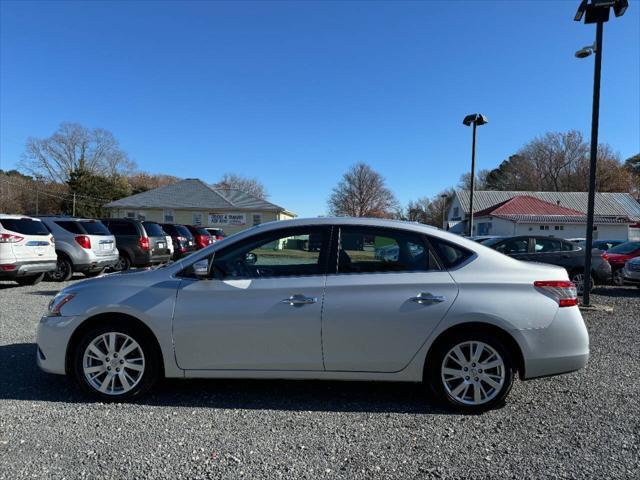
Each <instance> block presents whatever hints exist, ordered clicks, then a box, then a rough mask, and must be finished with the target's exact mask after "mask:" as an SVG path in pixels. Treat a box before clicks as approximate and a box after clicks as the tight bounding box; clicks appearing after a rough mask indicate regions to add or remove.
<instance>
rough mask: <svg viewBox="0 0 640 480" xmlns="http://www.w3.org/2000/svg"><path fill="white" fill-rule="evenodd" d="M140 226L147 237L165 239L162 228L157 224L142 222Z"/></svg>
mask: <svg viewBox="0 0 640 480" xmlns="http://www.w3.org/2000/svg"><path fill="white" fill-rule="evenodd" d="M142 225H144V229H145V230H146V231H147V235H148V236H150V237H166V236H167V234H166V233H165V231H164V230H162V227H161V226H160V225H158V224H157V223H153V222H142Z"/></svg>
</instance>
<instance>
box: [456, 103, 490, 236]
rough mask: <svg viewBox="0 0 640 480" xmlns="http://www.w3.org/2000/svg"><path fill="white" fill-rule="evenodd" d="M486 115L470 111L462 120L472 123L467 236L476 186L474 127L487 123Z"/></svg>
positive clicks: (470, 228) (466, 123)
mask: <svg viewBox="0 0 640 480" xmlns="http://www.w3.org/2000/svg"><path fill="white" fill-rule="evenodd" d="M488 122H489V120H487V117H485V116H484V115H482V114H480V113H472V114H471V115H467V116H466V117H464V120H463V121H462V123H463V124H465V125H466V126H467V127H468V126H469V125H472V124H473V141H472V143H471V192H470V198H469V236H470V237H472V236H473V193H474V190H475V186H476V127H477V126H478V125H484V124H485V123H488Z"/></svg>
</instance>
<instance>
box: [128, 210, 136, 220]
mask: <svg viewBox="0 0 640 480" xmlns="http://www.w3.org/2000/svg"><path fill="white" fill-rule="evenodd" d="M126 216H127V218H136V212H134V211H128V212H127V215H126Z"/></svg>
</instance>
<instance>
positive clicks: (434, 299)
mask: <svg viewBox="0 0 640 480" xmlns="http://www.w3.org/2000/svg"><path fill="white" fill-rule="evenodd" d="M410 300H411V301H412V302H416V303H419V304H420V305H434V304H436V303H442V302H444V301H445V300H446V299H445V298H444V297H443V296H442V295H431V294H430V293H424V292H423V293H419V294H418V295H417V296H415V297H411V299H410Z"/></svg>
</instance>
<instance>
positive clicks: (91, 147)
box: [0, 123, 268, 218]
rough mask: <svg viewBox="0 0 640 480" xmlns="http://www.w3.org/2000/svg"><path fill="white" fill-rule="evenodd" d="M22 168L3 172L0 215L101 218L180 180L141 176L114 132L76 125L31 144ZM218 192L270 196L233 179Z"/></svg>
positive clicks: (252, 184) (243, 180) (237, 177)
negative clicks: (112, 206)
mask: <svg viewBox="0 0 640 480" xmlns="http://www.w3.org/2000/svg"><path fill="white" fill-rule="evenodd" d="M18 166H19V169H18V170H15V169H14V170H8V171H3V170H1V169H0V211H1V212H7V213H23V214H28V215H57V214H67V215H70V214H73V213H75V215H76V216H82V217H91V218H99V217H101V216H104V215H105V214H106V212H105V211H104V208H103V205H104V204H106V203H109V202H111V201H113V200H117V199H120V198H123V197H127V196H129V195H134V194H136V193H141V192H145V191H147V190H151V189H154V188H158V187H162V186H165V185H168V184H171V183H175V182H177V181H179V180H180V178H178V177H175V176H172V175H163V174H152V173H148V172H143V171H139V170H138V169H137V165H136V163H135V162H134V161H133V160H131V159H130V158H129V156H128V155H127V154H126V152H124V151H123V150H122V148H120V145H119V143H118V141H117V140H116V139H115V137H114V135H113V134H112V133H111V132H109V131H108V130H105V129H101V128H96V129H90V128H87V127H85V126H82V125H80V124H77V123H62V124H61V125H60V126H59V127H58V129H57V130H56V131H55V132H54V133H53V135H51V136H49V137H46V138H33V137H30V138H28V139H27V141H26V145H25V151H24V154H23V155H22V158H21V160H20V162H19V164H18ZM216 186H217V187H219V188H237V189H240V190H243V191H246V192H248V193H250V194H252V195H254V196H257V197H259V198H266V197H267V196H268V193H267V190H266V189H265V187H264V185H262V184H261V183H260V182H259V181H257V180H256V179H253V178H246V177H243V176H240V175H236V174H233V173H227V174H224V175H223V176H222V177H221V178H220V180H219V181H218V182H217V183H216Z"/></svg>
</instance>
